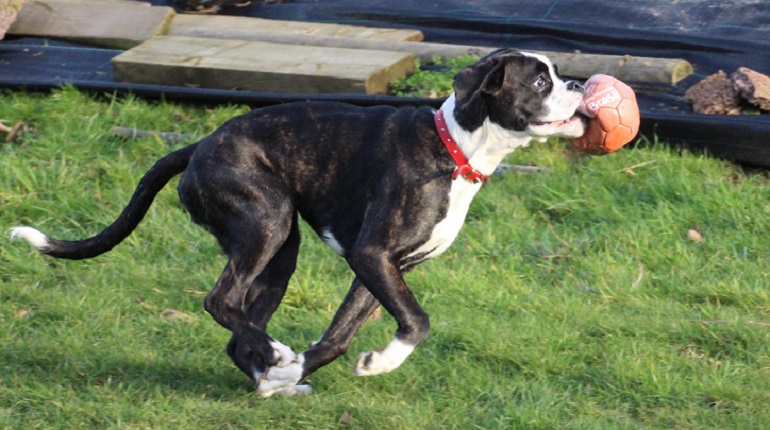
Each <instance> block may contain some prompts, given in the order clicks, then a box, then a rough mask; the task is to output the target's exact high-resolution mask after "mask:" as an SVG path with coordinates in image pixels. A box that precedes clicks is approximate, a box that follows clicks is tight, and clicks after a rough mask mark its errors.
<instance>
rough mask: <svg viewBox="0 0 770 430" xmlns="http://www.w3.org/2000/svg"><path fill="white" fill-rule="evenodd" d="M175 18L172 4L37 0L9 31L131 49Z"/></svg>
mask: <svg viewBox="0 0 770 430" xmlns="http://www.w3.org/2000/svg"><path fill="white" fill-rule="evenodd" d="M173 17H174V10H173V9H172V8H170V7H154V6H147V5H146V4H144V3H141V2H93V1H90V2H61V1H55V0H35V1H33V2H31V3H29V4H27V5H26V6H25V7H24V9H22V10H21V12H20V13H19V16H18V18H17V20H16V22H15V23H14V24H13V25H12V26H11V28H10V29H9V30H8V33H9V34H14V35H19V36H38V37H51V38H61V39H66V40H73V41H78V42H85V43H91V44H95V45H99V46H106V47H111V48H120V49H128V48H132V47H134V46H136V45H138V44H140V43H142V42H143V41H145V40H147V39H149V38H151V37H153V36H155V35H157V34H162V33H164V32H165V30H166V29H167V27H168V23H169V22H170V21H171V19H172V18H173Z"/></svg>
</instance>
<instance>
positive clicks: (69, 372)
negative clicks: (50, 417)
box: [0, 345, 255, 398]
mask: <svg viewBox="0 0 770 430" xmlns="http://www.w3.org/2000/svg"><path fill="white" fill-rule="evenodd" d="M118 353H120V351H99V350H97V349H94V350H93V351H92V352H90V353H85V354H78V355H75V354H67V353H65V352H63V351H62V350H61V349H57V348H56V347H55V346H53V345H51V346H46V345H35V346H26V345H23V346H21V347H20V348H13V349H6V350H3V351H0V363H6V364H5V365H4V366H3V367H4V368H5V369H4V373H5V377H6V378H8V377H10V378H11V379H12V380H15V381H18V383H20V384H29V383H40V384H50V383H56V384H57V385H66V386H68V387H69V388H71V389H73V390H76V391H80V390H83V389H88V388H99V387H105V386H109V387H115V386H118V385H129V386H131V387H133V388H134V389H139V390H147V389H150V391H152V390H153V389H157V388H161V389H164V390H168V391H173V392H186V393H188V394H190V395H191V396H193V397H199V396H201V395H206V396H207V397H214V398H220V397H230V396H233V395H237V396H242V395H244V394H245V393H248V392H253V391H255V385H254V382H253V381H251V380H250V379H249V378H248V377H246V375H244V374H243V373H241V371H240V370H238V369H237V368H236V367H235V366H234V365H233V364H232V363H231V362H230V359H229V357H228V356H227V354H226V353H225V351H224V349H223V350H222V352H221V354H220V355H217V356H216V357H214V358H212V357H206V356H205V355H201V356H200V357H196V356H194V355H193V354H190V353H187V352H185V353H182V354H180V357H179V358H178V359H176V358H175V357H172V356H170V355H164V356H154V357H148V358H146V359H141V358H137V357H136V354H134V355H133V356H131V357H124V356H118V355H117V354H118ZM163 353H164V354H168V353H167V352H163ZM150 354H151V355H154V354H152V353H150ZM10 375H13V376H12V377H11V376H10Z"/></svg>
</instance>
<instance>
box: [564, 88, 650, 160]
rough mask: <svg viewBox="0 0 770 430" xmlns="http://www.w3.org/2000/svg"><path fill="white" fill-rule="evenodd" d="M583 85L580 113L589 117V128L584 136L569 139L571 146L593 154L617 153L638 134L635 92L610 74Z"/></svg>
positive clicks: (637, 110) (637, 109) (637, 111)
mask: <svg viewBox="0 0 770 430" xmlns="http://www.w3.org/2000/svg"><path fill="white" fill-rule="evenodd" d="M583 86H584V87H585V89H586V92H585V95H584V96H583V101H582V102H580V107H578V113H580V114H583V115H585V116H586V117H588V127H587V128H586V133H585V134H584V135H583V136H580V137H578V138H574V139H570V143H572V146H574V147H575V148H577V149H578V150H579V151H582V152H585V153H588V154H592V155H604V154H609V153H610V152H615V151H617V150H618V149H620V148H622V147H623V146H624V145H625V144H627V143H628V142H630V141H631V140H632V139H633V138H634V137H635V136H636V134H637V133H638V132H639V106H638V105H637V104H636V94H635V93H634V90H632V89H631V87H629V86H628V85H626V84H624V83H623V82H620V81H619V80H617V79H616V78H614V77H612V76H608V75H593V76H591V77H590V78H588V80H587V81H586V82H585V84H583Z"/></svg>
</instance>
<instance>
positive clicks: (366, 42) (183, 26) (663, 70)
mask: <svg viewBox="0 0 770 430" xmlns="http://www.w3.org/2000/svg"><path fill="white" fill-rule="evenodd" d="M209 18H216V19H215V20H213V21H207V20H208V19H209ZM219 18H222V20H219ZM229 18H231V17H201V16H195V17H194V18H190V16H189V15H180V16H178V17H176V18H175V19H174V22H172V24H171V26H170V27H169V32H168V34H169V35H172V34H173V35H194V36H196V37H211V38H226V39H239V40H250V41H262V42H272V43H281V44H292V45H302V46H326V47H336V48H349V49H369V50H375V51H395V52H404V53H410V54H412V55H414V56H415V57H417V58H419V59H420V60H421V61H424V62H430V61H433V58H434V57H449V58H452V57H459V56H462V55H478V56H483V55H486V54H487V53H489V52H491V51H492V50H494V49H495V48H494V47H483V46H461V45H448V44H440V43H427V42H412V41H408V40H398V39H397V38H394V39H389V38H385V37H374V38H370V37H338V36H331V35H328V33H324V32H321V31H319V32H312V31H310V32H307V33H303V32H294V31H292V32H281V31H280V30H275V31H272V30H271V31H266V30H263V29H262V28H261V27H260V26H259V24H258V23H259V21H268V20H258V19H253V18H237V20H245V21H244V22H243V23H240V22H238V21H237V20H236V21H230V20H229ZM252 19H253V20H254V24H253V25H249V23H248V21H251V20H252ZM208 22H211V23H213V24H211V25H209V24H207V23H208ZM281 22H282V21H281ZM301 24H303V25H304V24H307V23H301ZM540 53H541V54H543V55H546V56H548V57H549V58H550V59H551V60H552V61H553V62H554V63H555V64H558V66H559V71H560V72H561V73H562V74H564V75H565V76H570V77H573V78H582V79H586V78H588V77H590V76H591V75H594V74H597V73H604V74H607V75H612V76H615V77H617V78H618V79H621V80H627V81H632V82H656V83H657V82H662V83H670V84H676V83H677V82H679V81H681V80H682V79H684V78H686V77H687V76H689V75H691V74H692V73H693V67H692V65H691V64H690V63H689V62H687V61H686V60H683V59H681V58H654V57H634V56H628V55H625V56H623V55H601V54H578V53H563V52H545V51H541V52H540Z"/></svg>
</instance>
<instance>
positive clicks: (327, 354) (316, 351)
mask: <svg viewBox="0 0 770 430" xmlns="http://www.w3.org/2000/svg"><path fill="white" fill-rule="evenodd" d="M379 305H380V302H378V301H377V299H375V298H374V296H372V294H371V293H370V292H369V290H367V289H366V287H364V286H363V284H361V282H360V281H359V280H358V279H357V278H356V279H355V280H354V281H353V285H352V286H351V287H350V291H348V294H347V295H346V296H345V300H343V302H342V304H341V305H340V307H339V308H338V309H337V312H336V313H335V314H334V319H333V320H332V322H331V324H330V325H329V328H327V329H326V331H325V332H324V334H323V335H322V336H321V338H320V339H319V340H318V341H317V342H315V343H313V344H312V345H311V346H310V348H308V350H307V351H305V352H304V353H303V356H304V357H305V364H304V369H303V373H302V377H303V378H304V377H306V376H308V375H310V374H311V373H313V372H315V371H316V370H318V368H320V367H321V366H324V365H326V364H329V363H331V362H332V361H334V360H335V359H336V358H337V357H339V356H340V355H342V354H344V353H345V351H347V349H348V346H349V345H350V342H351V341H352V340H353V336H355V334H356V332H357V331H358V329H359V328H361V326H362V325H363V324H364V323H365V322H366V320H367V318H368V317H369V315H371V313H372V312H374V310H375V309H377V307H378V306H379Z"/></svg>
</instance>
